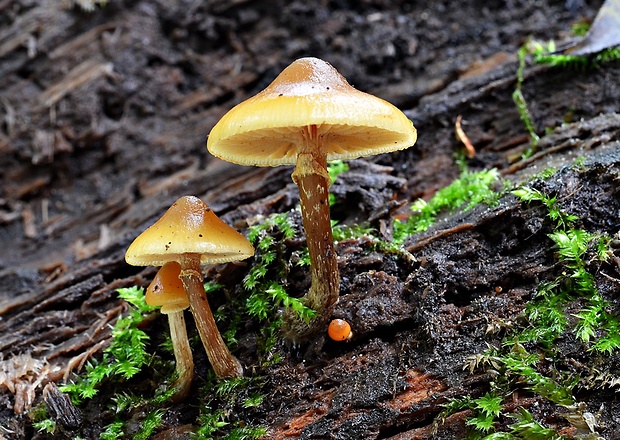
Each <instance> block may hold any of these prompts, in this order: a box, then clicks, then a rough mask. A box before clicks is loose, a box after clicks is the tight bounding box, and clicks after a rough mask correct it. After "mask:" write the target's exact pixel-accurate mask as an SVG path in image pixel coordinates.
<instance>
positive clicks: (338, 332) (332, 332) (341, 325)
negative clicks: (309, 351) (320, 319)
mask: <svg viewBox="0 0 620 440" xmlns="http://www.w3.org/2000/svg"><path fill="white" fill-rule="evenodd" d="M327 335H328V336H329V337H330V338H331V339H333V340H334V341H338V342H340V341H348V340H350V339H351V338H352V337H353V331H351V325H350V324H349V323H348V322H347V321H345V320H344V319H334V320H332V322H330V323H329V325H328V326H327Z"/></svg>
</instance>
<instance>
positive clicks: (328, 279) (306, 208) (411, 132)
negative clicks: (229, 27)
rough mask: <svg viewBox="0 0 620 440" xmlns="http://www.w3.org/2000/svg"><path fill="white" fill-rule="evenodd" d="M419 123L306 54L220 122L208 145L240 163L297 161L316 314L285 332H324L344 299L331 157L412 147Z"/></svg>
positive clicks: (310, 302) (291, 322)
mask: <svg viewBox="0 0 620 440" xmlns="http://www.w3.org/2000/svg"><path fill="white" fill-rule="evenodd" d="M416 138H417V134H416V130H415V128H414V126H413V124H412V122H411V121H410V120H409V119H408V118H407V117H406V116H405V114H404V113H403V112H401V111H400V110H399V109H397V108H396V107H395V106H393V105H392V104H390V103H388V102H386V101H384V100H382V99H380V98H377V97H375V96H372V95H369V94H367V93H364V92H361V91H359V90H356V89H355V88H353V87H352V86H351V85H349V83H348V82H347V81H346V80H345V79H344V78H343V77H342V76H341V75H340V74H339V73H338V71H336V69H334V68H333V67H332V66H331V65H330V64H329V63H327V62H325V61H322V60H320V59H317V58H301V59H299V60H297V61H295V62H293V63H292V64H291V65H290V66H288V67H287V68H286V69H284V70H283V71H282V73H280V75H278V77H277V78H276V79H275V80H274V81H273V82H272V83H271V84H270V85H269V86H268V87H267V88H266V89H265V90H263V91H262V92H260V93H258V94H257V95H256V96H253V97H252V98H250V99H248V100H246V101H244V102H242V103H240V104H238V105H237V106H235V107H234V108H233V109H231V110H230V111H229V112H228V113H226V114H225V115H224V116H223V117H222V119H220V121H219V122H218V123H217V124H216V125H215V126H214V127H213V129H212V130H211V133H210V134H209V137H208V140H207V148H208V149H209V151H210V152H211V154H213V155H214V156H217V157H219V158H221V159H224V160H227V161H230V162H234V163H237V164H241V165H255V166H278V165H296V168H295V171H294V172H293V175H292V177H293V181H294V182H295V183H296V184H297V185H298V187H299V195H300V204H301V211H302V217H303V225H304V229H305V231H306V241H307V245H308V251H309V254H310V262H311V271H312V272H311V274H312V284H311V287H310V290H309V291H308V293H307V294H306V297H305V304H306V305H307V306H309V307H311V308H312V309H314V310H316V311H317V312H318V313H317V316H316V318H315V319H313V320H312V321H310V322H308V323H306V322H303V321H301V320H296V319H295V318H293V317H291V316H290V314H289V315H288V316H287V320H286V322H285V329H284V331H285V335H286V336H287V337H288V338H289V339H291V340H293V341H300V340H303V339H306V338H307V337H309V336H310V335H312V334H314V333H316V332H317V331H319V330H321V328H322V327H324V325H325V324H326V323H327V320H328V319H329V317H330V315H331V312H332V310H333V307H334V305H335V303H336V301H337V300H338V296H339V293H340V292H339V291H340V277H339V273H338V262H337V256H336V252H335V250H334V244H333V237H332V229H331V223H330V215H329V203H328V188H329V184H330V179H329V175H328V173H327V161H328V160H337V159H354V158H358V157H362V156H370V155H375V154H379V153H387V152H391V151H396V150H402V149H405V148H408V147H410V146H411V145H413V144H414V143H415V141H416Z"/></svg>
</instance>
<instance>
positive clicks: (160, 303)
mask: <svg viewBox="0 0 620 440" xmlns="http://www.w3.org/2000/svg"><path fill="white" fill-rule="evenodd" d="M180 274H181V265H180V264H179V263H177V262H176V261H170V262H168V263H166V264H164V265H163V266H162V267H161V269H159V271H158V272H157V274H156V275H155V278H153V281H151V284H149V287H147V288H146V294H145V295H144V299H145V301H146V303H147V304H148V305H149V306H153V307H161V310H160V311H161V313H163V314H168V313H173V312H179V311H181V310H185V309H187V308H188V307H189V298H188V297H187V293H185V287H184V286H183V282H182V281H181V278H179V275H180Z"/></svg>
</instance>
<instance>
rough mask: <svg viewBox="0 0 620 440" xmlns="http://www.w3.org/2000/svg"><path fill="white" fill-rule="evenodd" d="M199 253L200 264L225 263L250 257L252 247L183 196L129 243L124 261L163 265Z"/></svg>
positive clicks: (196, 200) (197, 201)
mask: <svg viewBox="0 0 620 440" xmlns="http://www.w3.org/2000/svg"><path fill="white" fill-rule="evenodd" d="M186 254H199V255H200V262H201V264H215V263H226V262H229V261H237V260H243V259H245V258H248V257H251V256H252V255H254V248H253V247H252V244H251V243H250V242H249V241H248V240H247V238H245V237H244V236H243V235H242V234H240V233H239V232H237V231H236V230H234V229H233V228H231V227H230V226H228V225H227V224H226V223H224V222H223V221H222V220H220V219H219V218H218V217H217V216H216V215H215V214H214V213H213V211H212V210H211V208H209V207H208V206H207V205H206V204H205V203H204V202H203V201H202V200H200V199H199V198H197V197H193V196H184V197H181V198H180V199H179V200H177V201H176V202H174V204H173V205H172V206H171V207H170V208H169V209H168V211H166V213H165V214H164V215H163V216H162V217H161V218H160V219H159V220H157V221H156V222H155V223H154V224H153V225H152V226H150V227H149V228H148V229H147V230H146V231H144V232H143V233H142V234H140V235H139V236H138V237H137V238H136V239H135V240H134V241H133V243H131V245H130V246H129V248H128V249H127V252H126V253H125V261H127V263H129V264H132V265H134V266H163V265H164V264H165V263H167V262H168V261H183V259H184V258H185V257H184V255H186Z"/></svg>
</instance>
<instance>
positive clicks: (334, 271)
mask: <svg viewBox="0 0 620 440" xmlns="http://www.w3.org/2000/svg"><path fill="white" fill-rule="evenodd" d="M306 134H307V137H306V145H305V146H304V147H303V149H302V151H301V152H300V153H299V154H298V156H297V166H296V168H295V171H294V172H293V176H292V177H293V181H294V182H295V183H296V184H297V186H298V187H299V198H300V204H301V215H302V217H303V224H304V229H305V231H306V243H307V246H308V253H309V254H310V265H311V275H312V284H311V286H310V290H309V291H308V293H307V294H306V297H305V304H306V306H308V307H310V308H311V309H314V310H316V312H317V316H316V317H315V318H314V319H312V320H311V321H310V322H308V323H306V322H303V321H301V320H300V319H299V318H298V317H294V316H291V315H292V314H291V313H287V314H286V315H285V325H284V333H285V336H286V337H287V338H289V339H291V340H293V341H301V340H303V339H307V338H308V337H309V336H311V335H312V334H314V333H316V332H318V331H321V328H322V327H324V326H325V324H326V323H327V320H328V319H329V317H330V315H331V313H332V311H333V308H334V305H335V304H336V301H338V296H339V294H340V274H339V273H338V259H337V256H336V251H335V249H334V238H333V235H332V226H331V218H330V215H329V184H330V178H329V174H328V173H327V156H326V154H325V153H324V152H323V151H322V150H323V148H319V147H320V146H319V143H320V142H321V139H320V138H319V137H318V135H317V127H316V125H311V126H309V127H307V132H306Z"/></svg>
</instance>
